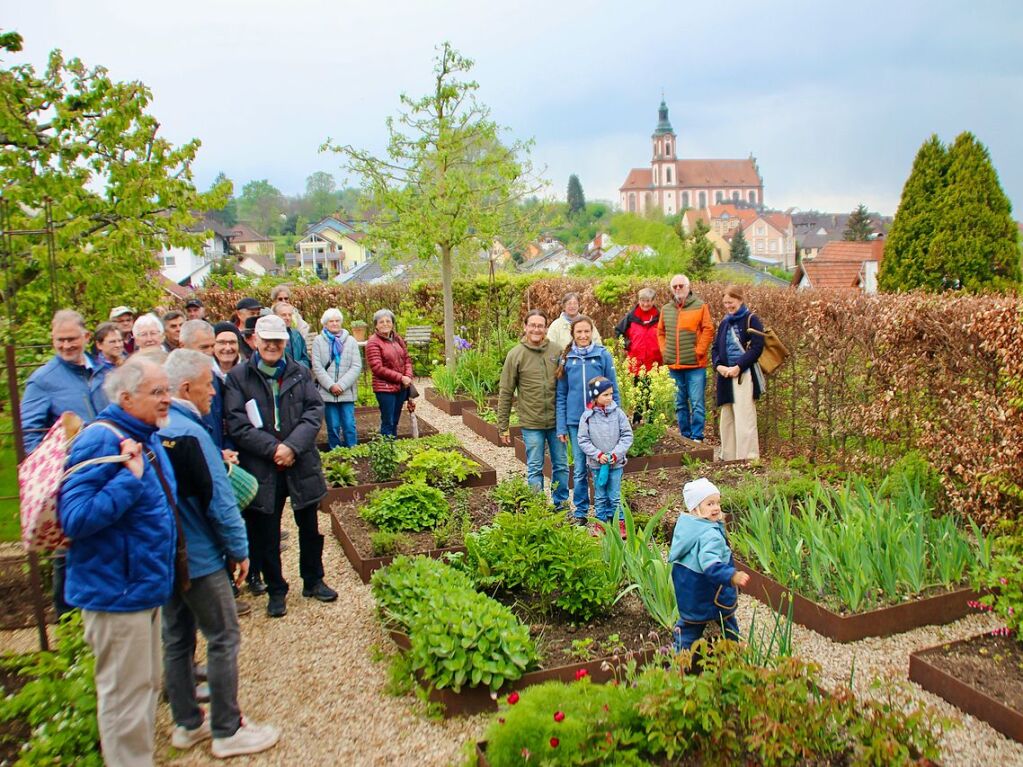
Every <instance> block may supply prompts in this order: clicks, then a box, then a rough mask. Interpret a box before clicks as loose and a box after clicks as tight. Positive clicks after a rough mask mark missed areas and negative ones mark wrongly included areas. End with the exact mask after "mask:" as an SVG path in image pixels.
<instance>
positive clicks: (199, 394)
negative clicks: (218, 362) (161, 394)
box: [178, 368, 216, 415]
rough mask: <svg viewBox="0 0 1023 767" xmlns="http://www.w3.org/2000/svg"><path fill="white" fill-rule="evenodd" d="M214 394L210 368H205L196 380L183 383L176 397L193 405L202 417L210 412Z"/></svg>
mask: <svg viewBox="0 0 1023 767" xmlns="http://www.w3.org/2000/svg"><path fill="white" fill-rule="evenodd" d="M215 393H216V392H215V390H214V389H213V370H212V369H211V368H205V369H204V370H203V371H202V372H201V373H199V375H198V376H197V377H196V378H194V379H192V380H191V381H185V382H183V383H182V384H181V388H180V389H179V390H178V396H179V397H180V398H181V399H187V400H188V401H189V402H191V403H192V404H193V405H195V406H196V408H198V410H199V412H200V413H201V414H202V415H206V414H207V413H209V412H210V403H211V402H212V401H213V395H214V394H215Z"/></svg>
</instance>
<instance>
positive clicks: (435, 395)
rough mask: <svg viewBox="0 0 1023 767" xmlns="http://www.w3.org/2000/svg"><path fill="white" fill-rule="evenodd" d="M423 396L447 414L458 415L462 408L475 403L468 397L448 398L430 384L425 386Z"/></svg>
mask: <svg viewBox="0 0 1023 767" xmlns="http://www.w3.org/2000/svg"><path fill="white" fill-rule="evenodd" d="M425 396H426V401H427V402H429V403H430V404H431V405H433V406H434V407H435V408H438V409H439V410H443V411H444V412H445V413H447V414H448V415H454V416H457V415H460V414H461V413H462V408H464V407H468V406H474V405H475V403H474V402H473V401H472V400H471V399H469V398H468V397H466V398H465V399H448V398H447V397H445V396H444V395H443V394H440V393H439V392H438V391H437V390H436V389H434V388H433V387H432V386H429V387H427V388H426V392H425Z"/></svg>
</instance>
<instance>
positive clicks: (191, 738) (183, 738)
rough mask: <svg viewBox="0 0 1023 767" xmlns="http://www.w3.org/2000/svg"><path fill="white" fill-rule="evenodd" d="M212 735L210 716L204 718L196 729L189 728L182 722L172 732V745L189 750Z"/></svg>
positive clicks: (180, 749) (182, 749) (181, 749)
mask: <svg viewBox="0 0 1023 767" xmlns="http://www.w3.org/2000/svg"><path fill="white" fill-rule="evenodd" d="M212 737H213V732H212V731H211V730H210V720H209V717H206V718H205V719H203V720H202V724H200V725H199V726H198V727H196V728H195V729H194V730H189V729H188V728H186V727H182V726H181V725H180V724H179V725H178V726H176V727H175V728H174V731H173V732H171V745H172V746H174V748H176V749H178V750H179V751H187V750H188V749H190V748H191V747H192V746H194V745H196V744H197V743H202V742H203V741H204V740H206V739H207V738H212Z"/></svg>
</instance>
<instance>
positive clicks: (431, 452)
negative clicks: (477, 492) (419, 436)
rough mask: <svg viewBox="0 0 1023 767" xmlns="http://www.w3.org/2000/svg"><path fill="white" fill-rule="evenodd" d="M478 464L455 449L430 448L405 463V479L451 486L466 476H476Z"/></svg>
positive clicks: (463, 479) (437, 485) (478, 468)
mask: <svg viewBox="0 0 1023 767" xmlns="http://www.w3.org/2000/svg"><path fill="white" fill-rule="evenodd" d="M479 475H480V465H479V464H478V463H476V462H475V461H474V460H472V459H471V458H469V457H467V456H465V455H463V454H462V453H460V452H458V451H457V450H437V449H435V448H430V449H428V450H424V451H422V452H421V453H417V454H416V455H414V456H412V458H410V459H409V461H408V462H407V463H406V464H405V479H406V480H407V481H409V482H422V483H425V484H429V485H433V486H435V487H443V488H451V487H454V486H455V485H456V484H458V483H459V482H464V481H465V480H466V479H467V478H468V477H470V476H472V477H478V476H479Z"/></svg>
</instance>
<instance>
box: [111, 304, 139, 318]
mask: <svg viewBox="0 0 1023 767" xmlns="http://www.w3.org/2000/svg"><path fill="white" fill-rule="evenodd" d="M124 314H130V315H131V316H132V317H134V316H135V310H134V309H132V308H131V307H130V306H115V307H114V308H113V309H111V310H110V319H112V320H115V319H117V318H118V317H120V316H122V315H124Z"/></svg>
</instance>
